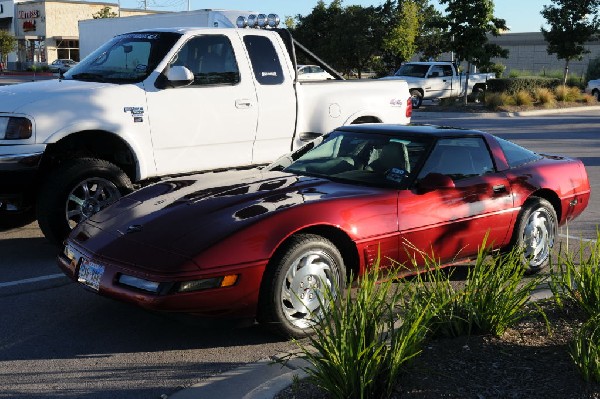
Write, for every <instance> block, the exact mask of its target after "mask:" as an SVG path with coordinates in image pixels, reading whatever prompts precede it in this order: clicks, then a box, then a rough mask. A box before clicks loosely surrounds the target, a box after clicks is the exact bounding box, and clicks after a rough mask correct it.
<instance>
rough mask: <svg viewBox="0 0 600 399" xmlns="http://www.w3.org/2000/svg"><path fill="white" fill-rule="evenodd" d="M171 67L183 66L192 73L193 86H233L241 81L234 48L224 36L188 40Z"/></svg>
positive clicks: (206, 36) (208, 36)
mask: <svg viewBox="0 0 600 399" xmlns="http://www.w3.org/2000/svg"><path fill="white" fill-rule="evenodd" d="M171 65H182V66H185V67H187V68H188V69H189V70H190V71H192V73H193V74H194V83H192V86H208V85H211V86H212V85H232V84H236V83H238V82H239V81H240V72H239V69H238V65H237V62H236V59H235V54H234V52H233V47H232V46H231V42H230V41H229V38H228V37H227V36H224V35H204V36H197V37H194V38H192V39H190V40H188V41H187V43H185V44H184V45H183V47H182V48H181V50H180V51H179V53H177V55H176V56H175V59H174V60H173V61H172V62H171Z"/></svg>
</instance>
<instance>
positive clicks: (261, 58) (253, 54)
mask: <svg viewBox="0 0 600 399" xmlns="http://www.w3.org/2000/svg"><path fill="white" fill-rule="evenodd" d="M244 44H245V45H246V48H247V49H248V55H249V56H250V62H251V63H252V69H253V70H254V77H255V78H256V81H257V82H258V83H259V84H261V85H278V84H282V83H283V81H284V78H283V70H282V68H281V61H280V60H279V56H278V55H277V51H275V47H273V43H272V42H271V40H270V39H269V38H267V37H264V36H255V35H246V36H244Z"/></svg>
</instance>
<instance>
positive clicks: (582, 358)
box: [569, 315, 600, 382]
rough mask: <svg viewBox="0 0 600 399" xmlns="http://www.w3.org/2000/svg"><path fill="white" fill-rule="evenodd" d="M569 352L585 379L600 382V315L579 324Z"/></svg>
mask: <svg viewBox="0 0 600 399" xmlns="http://www.w3.org/2000/svg"><path fill="white" fill-rule="evenodd" d="M569 353H570V354H571V358H572V359H573V361H574V362H575V365H576V366H577V368H578V369H579V372H580V373H581V376H582V377H583V379H584V380H585V381H588V382H589V381H595V382H600V315H596V316H594V317H592V318H591V319H589V320H588V321H586V322H585V323H584V324H583V326H581V328H580V329H579V331H578V332H577V333H576V334H575V339H574V340H573V342H572V343H571V345H570V347H569Z"/></svg>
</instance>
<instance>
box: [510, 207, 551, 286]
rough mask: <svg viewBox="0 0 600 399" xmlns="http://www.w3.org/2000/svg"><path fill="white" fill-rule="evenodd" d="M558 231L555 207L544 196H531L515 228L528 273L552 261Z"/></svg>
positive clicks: (516, 243)
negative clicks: (551, 253) (551, 252)
mask: <svg viewBox="0 0 600 399" xmlns="http://www.w3.org/2000/svg"><path fill="white" fill-rule="evenodd" d="M556 232H557V217H556V212H555V211H554V207H553V206H552V204H550V203H549V202H548V201H546V200H545V199H543V198H537V197H534V198H531V199H529V200H528V201H527V202H526V203H525V205H524V206H523V208H522V210H521V213H520V216H519V220H518V221H517V226H516V230H515V237H514V240H513V241H514V244H515V245H516V246H518V247H519V248H521V250H522V251H523V259H524V263H525V267H526V269H527V273H529V274H531V273H536V272H538V271H540V270H541V269H543V268H544V267H546V266H547V265H548V263H549V262H550V251H551V250H552V247H553V246H554V241H555V239H556Z"/></svg>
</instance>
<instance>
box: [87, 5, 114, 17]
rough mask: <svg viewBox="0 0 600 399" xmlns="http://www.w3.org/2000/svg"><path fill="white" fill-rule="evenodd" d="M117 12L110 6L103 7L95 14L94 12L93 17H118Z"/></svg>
mask: <svg viewBox="0 0 600 399" xmlns="http://www.w3.org/2000/svg"><path fill="white" fill-rule="evenodd" d="M116 17H117V13H115V12H113V11H112V8H110V7H109V6H105V7H102V8H101V9H100V11H98V12H97V13H95V14H92V18H94V19H101V18H116Z"/></svg>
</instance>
